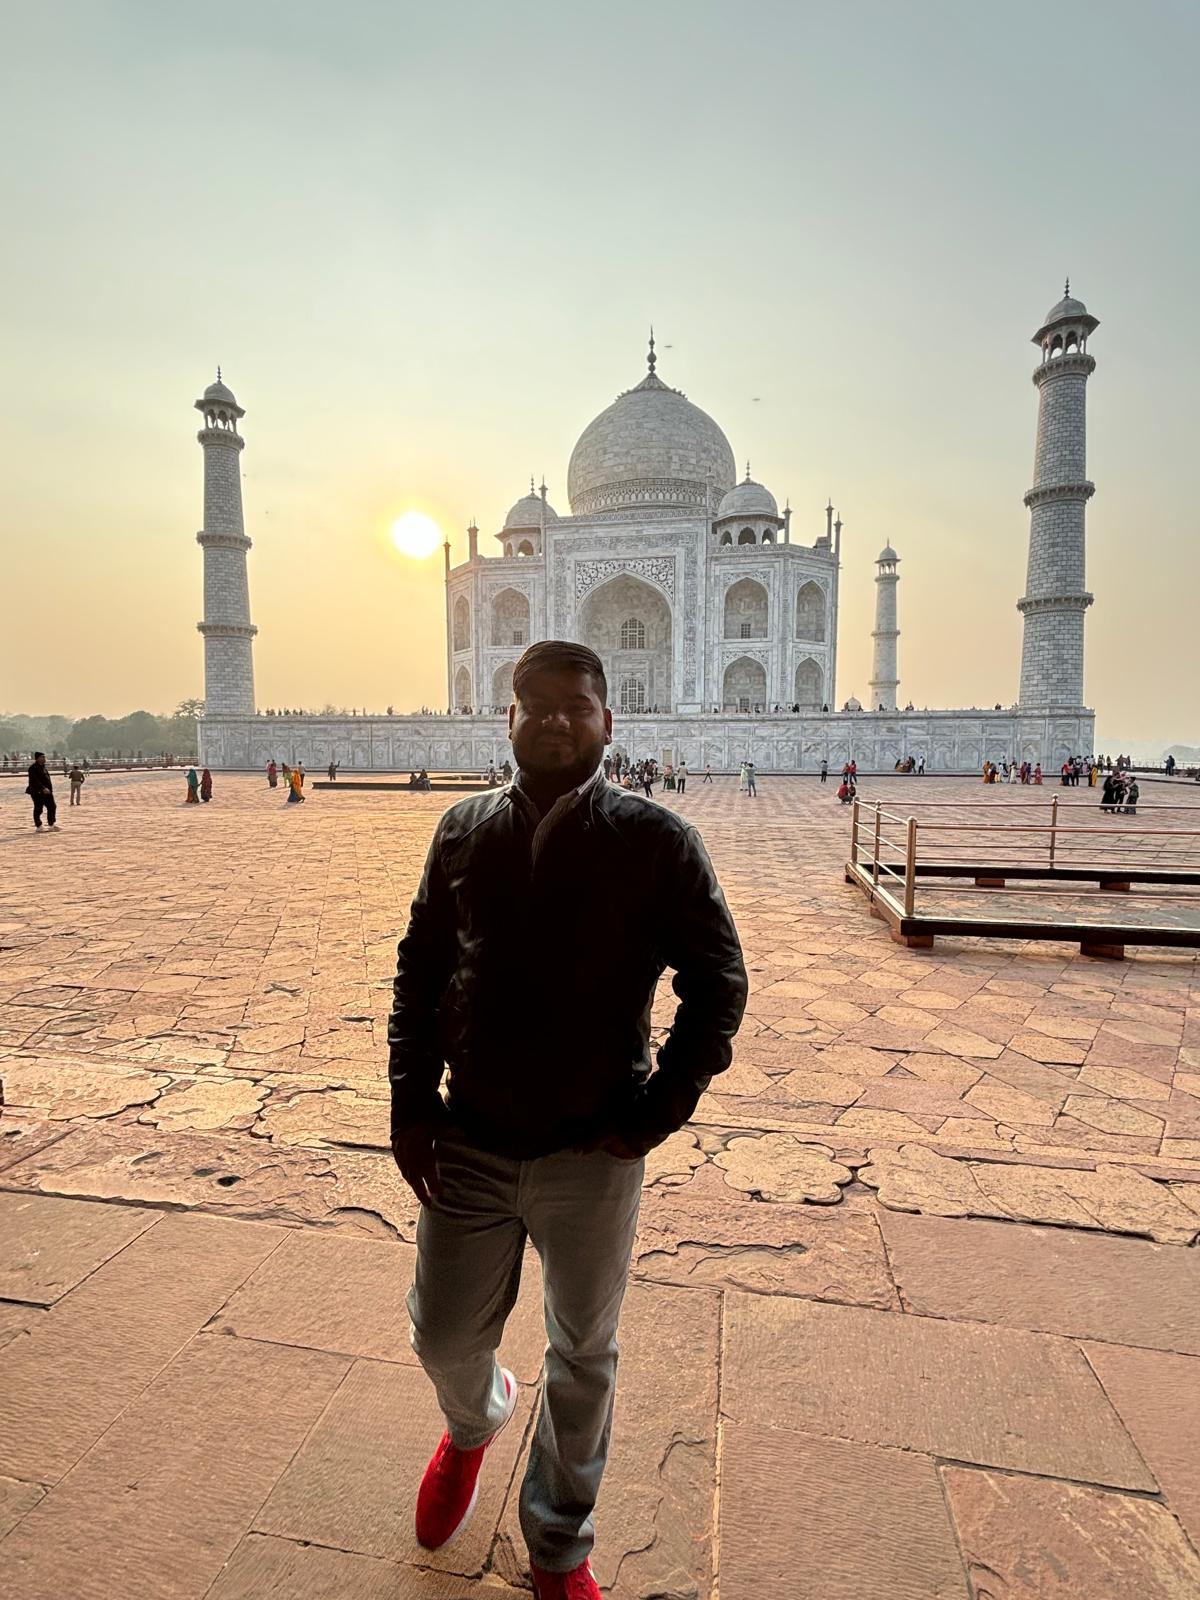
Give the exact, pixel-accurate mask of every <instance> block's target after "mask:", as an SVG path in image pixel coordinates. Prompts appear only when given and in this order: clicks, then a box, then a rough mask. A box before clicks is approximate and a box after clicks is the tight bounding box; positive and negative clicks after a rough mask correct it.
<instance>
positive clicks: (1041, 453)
mask: <svg viewBox="0 0 1200 1600" xmlns="http://www.w3.org/2000/svg"><path fill="white" fill-rule="evenodd" d="M1099 325H1100V324H1099V321H1098V319H1097V318H1096V317H1093V316H1091V315H1089V313H1088V309H1087V307H1086V306H1085V305H1084V304H1083V302H1082V301H1081V300H1073V299H1072V298H1071V284H1070V281H1069V280H1068V282H1067V286H1066V293H1065V295H1064V296H1063V298H1062V299H1061V300H1060V301H1059V302H1058V304H1057V305H1056V306H1055V307H1054V308H1053V310H1051V311H1049V312H1048V313H1047V315H1046V320H1045V322H1044V323H1043V324H1042V326H1041V327H1040V328H1039V329H1038V331H1037V332H1036V333H1035V334H1034V336H1033V342H1034V344H1036V345H1037V346H1038V348H1039V349H1040V350H1041V352H1042V360H1041V365H1040V366H1039V367H1038V368H1037V370H1036V371H1035V372H1034V374H1033V381H1034V384H1035V385H1036V387H1037V389H1038V424H1037V449H1036V451H1035V454H1034V461H1033V488H1032V489H1030V491H1029V493H1028V494H1027V495H1026V496H1025V504H1026V505H1027V506H1028V507H1029V567H1028V571H1027V574H1026V578H1025V595H1024V598H1023V599H1021V600H1018V601H1017V610H1018V611H1020V612H1021V614H1022V615H1023V616H1024V618H1025V639H1024V644H1023V647H1022V650H1021V692H1020V702H1019V703H1020V707H1021V710H1022V711H1027V710H1030V709H1033V708H1035V707H1040V708H1047V707H1050V706H1062V707H1067V706H1070V707H1073V708H1078V707H1081V706H1082V705H1083V703H1084V702H1083V615H1084V612H1085V611H1086V610H1087V608H1088V607H1089V606H1090V605H1091V603H1092V597H1091V595H1090V594H1089V593H1088V592H1087V589H1086V588H1085V586H1084V518H1085V514H1086V510H1087V503H1088V501H1089V500H1090V499H1091V497H1092V495H1093V494H1094V493H1095V485H1094V484H1091V483H1089V482H1088V480H1087V477H1086V471H1087V419H1086V397H1087V381H1088V378H1089V377H1090V376H1091V374H1092V373H1093V372H1094V371H1095V367H1096V363H1095V361H1094V360H1093V359H1092V357H1091V356H1090V355H1088V353H1087V342H1088V335H1089V334H1091V333H1093V332H1094V331H1095V329H1096V328H1098V327H1099Z"/></svg>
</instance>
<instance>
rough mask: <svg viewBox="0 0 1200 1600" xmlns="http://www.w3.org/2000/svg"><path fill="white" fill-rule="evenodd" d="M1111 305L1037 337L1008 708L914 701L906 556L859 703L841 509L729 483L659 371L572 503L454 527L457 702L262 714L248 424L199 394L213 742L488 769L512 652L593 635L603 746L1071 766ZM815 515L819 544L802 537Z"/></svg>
mask: <svg viewBox="0 0 1200 1600" xmlns="http://www.w3.org/2000/svg"><path fill="white" fill-rule="evenodd" d="M1097 326H1098V321H1097V319H1096V318H1095V317H1093V316H1091V315H1090V314H1089V312H1088V310H1087V308H1086V306H1084V304H1083V303H1082V301H1080V300H1078V299H1075V298H1073V297H1072V296H1071V294H1070V285H1069V284H1068V286H1067V291H1066V293H1065V294H1064V296H1063V298H1062V299H1061V300H1059V301H1058V303H1057V304H1056V305H1054V306H1053V307H1052V308H1051V310H1050V311H1049V312H1047V314H1046V316H1045V317H1044V319H1043V320H1042V323H1041V325H1040V326H1039V328H1038V330H1037V332H1036V333H1035V334H1034V336H1033V342H1034V344H1035V345H1036V346H1037V349H1038V362H1037V365H1036V366H1035V369H1034V373H1033V382H1034V384H1035V386H1036V388H1037V390H1038V416H1037V435H1036V447H1035V451H1034V470H1033V487H1032V488H1031V489H1030V490H1029V491H1028V493H1027V494H1026V496H1025V504H1026V506H1027V507H1028V509H1029V519H1030V520H1029V535H1028V537H1029V547H1028V548H1029V555H1028V567H1027V576H1026V587H1025V593H1024V595H1023V596H1022V597H1021V598H1020V599H1019V600H1018V601H1017V608H1018V610H1019V611H1020V613H1021V615H1022V618H1023V628H1024V640H1023V649H1022V658H1021V676H1020V685H1019V689H1018V692H1017V694H1016V696H1015V697H1014V703H1013V704H1011V705H1009V706H1008V707H1007V708H1006V709H1000V708H997V709H996V710H994V711H979V710H946V711H921V712H916V711H914V710H913V709H912V707H911V706H908V707H906V708H904V709H901V708H900V705H899V700H900V698H902V697H901V696H900V695H899V688H900V675H899V648H898V641H899V637H900V627H899V606H898V599H899V595H898V589H899V579H900V574H899V566H900V557H899V556H898V554H897V553H896V551H895V550H894V549H892V547H891V544H890V542H885V543H884V546H883V549H882V550H881V551H880V553H879V555H878V557H877V559H876V562H875V569H876V576H875V584H876V615H875V629H874V632H873V635H872V638H873V645H874V650H873V673H872V679H871V683H870V697H869V701H868V703H867V704H866V705H862V704H860V703H859V701H858V700H857V699H854V698H850V699H848V700H845V701H843V702H842V703H841V704H840V705H839V703H838V693H837V645H838V584H839V576H840V572H841V560H842V522H841V519H840V517H838V516H837V515H836V514H835V512H834V509H833V506H832V505H829V506H827V507H826V508H825V513H824V517H823V518H820V519H818V527H817V529H815V530H814V529H808V530H803V529H802V528H801V526H800V522H799V519H798V518H796V517H795V516H794V513H793V512H792V510H791V508H790V506H788V505H786V504H785V506H784V507H783V509H782V510H780V507H779V503H778V500H777V499H776V497H775V495H774V494H772V492H771V491H770V489H769V488H767V487H766V486H765V485H764V484H762V483H759V482H757V481H756V480H755V479H754V478H753V477H752V476H751V473H750V468H749V465H747V466H746V468H745V471H744V473H742V475H741V476H739V471H738V468H737V466H736V464H735V457H734V454H733V450H732V448H731V446H730V444H729V441H728V439H727V438H726V436H725V434H724V432H723V431H722V429H721V428H720V426H719V425H718V424H717V423H716V422H715V421H714V420H713V418H712V417H711V416H709V415H708V414H707V413H706V412H705V411H703V410H701V409H700V407H699V406H697V405H695V404H694V403H693V402H692V401H691V400H689V399H688V398H687V396H686V395H684V394H683V393H681V392H680V391H679V390H678V389H674V388H672V387H671V386H670V385H669V384H668V383H666V382H665V381H664V379H663V378H661V377H660V376H659V375H658V372H657V366H658V361H657V357H656V353H655V345H654V338H653V334H651V338H650V348H649V355H648V358H647V371H646V373H645V376H644V377H642V379H641V381H640V382H639V383H637V384H636V385H635V386H634V387H633V388H631V389H628V390H626V391H625V393H623V394H621V395H619V396H618V397H617V399H616V400H614V401H613V403H612V404H611V405H610V406H608V407H607V408H606V409H605V410H603V411H601V412H600V414H599V415H598V416H597V417H595V418H594V419H593V420H592V421H591V422H590V423H589V424H588V425H587V427H585V428H584V430H583V432H582V433H581V434H580V436H579V439H578V441H577V442H576V445H575V448H574V450H573V451H572V453H571V458H570V462H569V465H568V468H567V500H568V503H569V506H570V510H569V514H568V513H564V514H560V513H559V512H558V511H557V510H556V509H555V508H554V506H553V505H552V504H551V502H550V498H549V491H548V489H547V486H546V485H545V483H543V484H541V485H540V486H537V487H535V485H534V483H533V481H532V480H530V486H529V492H528V493H527V494H524V495H522V496H521V497H520V498H519V499H518V500H517V501H516V502H515V503H514V504H513V505H512V507H511V508H510V509H509V511H508V514H507V516H506V517H505V518H504V521H503V525H502V526H501V527H500V529H499V531H498V532H497V533H496V534H495V535H494V538H493V540H492V549H491V551H490V553H489V552H487V551H482V552H481V550H480V548H479V538H480V533H479V529H478V528H477V527H476V526H475V524H474V523H472V525H471V526H470V527H469V528H468V530H467V557H466V560H465V561H463V562H461V563H460V564H459V565H457V566H452V565H451V561H450V546H449V543H447V544H446V546H445V566H446V574H445V600H446V688H447V695H446V700H447V708H448V713H449V714H448V715H440V716H430V715H428V714H424V715H422V714H413V715H407V714H406V715H394V716H393V715H388V716H355V717H347V716H345V715H337V716H299V717H297V716H278V715H271V716H264V715H263V714H261V713H260V712H258V711H257V710H256V706H255V698H254V670H253V653H252V652H253V641H254V636H255V632H256V630H255V628H254V626H253V624H252V623H251V620H250V599H249V584H248V579H247V562H246V557H247V552H248V551H249V549H250V540H249V539H248V538H247V537H246V533H245V527H244V523H243V515H242V497H241V468H240V458H241V452H242V449H243V448H244V439H243V436H242V434H241V432H240V429H239V424H240V422H241V419H242V417H243V416H244V415H245V413H244V411H243V409H242V408H241V407H240V406H239V405H238V403H237V401H236V400H235V398H234V396H233V393H232V391H231V390H230V389H229V387H228V385H226V384H225V383H224V382H223V381H222V380H221V378H220V375H219V374H218V380H217V382H216V383H213V384H210V385H209V387H208V388H207V389H206V390H205V391H204V394H203V396H202V398H201V399H199V400H197V401H196V409H197V410H198V411H199V412H200V413H201V415H202V418H203V426H202V428H201V430H200V432H199V434H198V436H197V437H198V439H199V442H200V445H201V447H202V449H203V454H204V526H203V528H202V529H201V531H200V532H199V533H198V534H197V535H196V537H197V540H198V542H199V543H200V545H201V547H202V549H203V551H204V620H203V621H202V622H201V623H200V624H199V627H200V632H201V633H202V634H203V636H204V661H205V699H206V706H207V710H206V715H205V717H204V718H203V720H202V721H201V723H200V754H201V759H202V760H203V761H204V762H205V763H206V764H207V765H208V766H210V767H213V768H225V769H229V768H253V767H261V766H263V765H265V763H266V762H267V761H269V760H270V759H272V758H275V759H276V760H282V761H288V762H292V763H295V762H303V763H304V764H305V765H306V766H307V767H310V768H314V769H315V768H320V767H323V766H325V765H326V764H328V763H329V762H331V761H336V762H339V763H341V765H342V768H343V771H344V772H346V771H349V770H355V769H359V770H391V771H411V770H415V769H418V768H421V767H425V768H428V769H429V770H431V771H437V770H440V771H448V770H454V771H458V770H462V771H475V770H479V769H481V768H483V767H486V766H487V765H488V764H489V763H490V762H493V761H496V762H499V761H501V760H502V759H503V757H504V754H505V748H506V743H507V737H506V725H507V710H508V705H509V702H510V700H511V698H512V673H513V667H514V665H515V663H516V661H517V658H518V657H519V656H520V654H521V651H522V650H523V649H524V648H525V646H526V645H527V644H531V643H533V642H534V641H536V640H538V639H545V638H570V639H577V640H580V641H582V642H583V643H585V644H588V645H590V646H591V647H592V648H593V649H594V650H595V651H596V652H597V653H598V654H599V656H600V657H601V659H602V660H603V662H604V664H605V668H606V671H607V674H608V682H609V695H610V701H611V704H612V707H613V713H614V723H615V726H614V744H615V746H616V747H617V748H618V749H619V750H621V751H623V752H624V753H625V754H626V755H628V756H629V757H630V758H631V759H633V760H637V759H640V758H641V757H644V756H654V757H656V758H657V759H658V760H659V761H660V762H664V763H665V762H668V761H678V760H680V759H685V760H686V761H687V762H688V763H689V764H690V765H691V766H692V767H693V769H695V768H696V767H697V766H704V765H706V764H711V765H712V767H713V768H714V769H715V770H718V771H721V770H729V769H730V768H734V767H736V766H738V765H739V764H740V763H741V762H742V761H745V760H752V761H754V762H755V763H756V765H757V767H758V768H759V770H760V771H763V772H789V773H794V772H814V771H816V770H817V769H818V768H819V766H820V764H821V762H822V761H823V760H824V761H828V762H829V763H830V764H831V765H833V766H838V767H840V766H841V764H842V763H843V762H844V761H846V760H849V759H852V758H853V759H855V760H856V761H857V763H858V766H859V770H860V771H880V770H891V769H892V768H893V767H894V765H895V763H896V762H897V760H899V759H901V758H904V757H907V756H912V757H914V758H916V759H921V758H923V759H924V762H925V765H926V768H927V770H929V771H932V772H937V771H973V770H976V769H978V768H979V766H980V765H981V764H982V762H983V761H984V760H987V759H994V760H1000V759H1016V760H1029V761H1031V762H1037V761H1040V762H1041V763H1042V764H1043V766H1044V767H1047V768H1049V769H1053V768H1057V767H1058V765H1059V764H1061V762H1062V761H1063V760H1064V759H1065V758H1066V757H1067V756H1069V755H1086V754H1088V753H1090V752H1091V751H1092V750H1093V748H1094V727H1095V718H1094V713H1093V712H1092V711H1091V710H1089V709H1087V707H1086V706H1085V705H1084V689H1083V639H1084V619H1085V613H1086V610H1087V608H1088V606H1090V605H1091V603H1092V596H1091V595H1090V594H1089V593H1088V592H1087V590H1086V587H1085V570H1084V567H1085V562H1084V558H1085V513H1086V507H1087V502H1088V500H1089V499H1090V497H1091V495H1092V493H1093V485H1092V484H1091V483H1090V482H1089V481H1088V480H1087V477H1086V385H1087V380H1088V378H1089V376H1090V375H1091V373H1092V371H1093V370H1094V367H1095V361H1094V359H1093V357H1092V356H1091V355H1090V354H1089V353H1088V348H1087V346H1088V339H1089V336H1090V335H1091V334H1092V332H1093V331H1094V330H1095V328H1096V327H1097ZM814 532H815V537H810V535H811V534H813V533H814Z"/></svg>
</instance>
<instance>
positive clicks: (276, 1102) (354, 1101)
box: [255, 1089, 390, 1150]
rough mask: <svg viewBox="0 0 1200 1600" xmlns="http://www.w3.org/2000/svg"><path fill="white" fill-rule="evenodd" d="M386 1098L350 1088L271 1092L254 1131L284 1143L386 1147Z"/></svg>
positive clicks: (388, 1139) (387, 1125)
mask: <svg viewBox="0 0 1200 1600" xmlns="http://www.w3.org/2000/svg"><path fill="white" fill-rule="evenodd" d="M389 1130H390V1122H389V1109H388V1105H387V1103H386V1102H385V1101H382V1100H374V1099H367V1098H365V1097H364V1096H362V1095H360V1094H358V1093H357V1092H356V1091H355V1090H353V1089H325V1090H318V1089H314V1090H306V1091H304V1092H302V1093H296V1094H291V1095H289V1096H287V1097H286V1098H282V1099H281V1098H279V1097H278V1096H276V1095H272V1097H271V1099H270V1100H269V1101H268V1103H267V1105H266V1106H265V1108H264V1109H263V1112H262V1115H261V1116H260V1118H259V1120H258V1125H257V1128H256V1129H255V1131H256V1132H257V1133H260V1134H262V1135H263V1136H264V1137H266V1138H268V1139H272V1140H274V1141H275V1142H276V1143H277V1144H283V1145H315V1146H322V1145H361V1146H363V1147H365V1148H368V1149H376V1150H386V1149H388V1147H389V1143H390V1136H389Z"/></svg>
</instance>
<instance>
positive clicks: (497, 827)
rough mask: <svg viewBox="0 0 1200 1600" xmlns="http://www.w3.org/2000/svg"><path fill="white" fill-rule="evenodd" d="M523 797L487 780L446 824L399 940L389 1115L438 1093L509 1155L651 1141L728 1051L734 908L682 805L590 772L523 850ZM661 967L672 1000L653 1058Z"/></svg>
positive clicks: (740, 972) (686, 1106) (739, 1005)
mask: <svg viewBox="0 0 1200 1600" xmlns="http://www.w3.org/2000/svg"><path fill="white" fill-rule="evenodd" d="M529 804H530V803H529V802H528V801H527V800H526V799H525V798H524V797H523V796H521V795H517V796H514V795H513V794H511V793H510V791H509V790H508V789H498V790H495V791H492V792H491V793H488V794H485V795H479V796H473V797H472V798H471V799H469V800H463V801H461V802H460V803H459V804H458V805H455V806H452V807H451V808H450V810H449V811H447V812H446V813H445V815H444V816H443V817H442V819H441V822H440V823H439V824H438V828H437V832H436V833H435V835H434V838H433V843H432V845H431V846H430V850H429V858H428V860H427V861H426V864H425V872H424V876H423V877H422V879H421V884H420V887H419V889H418V890H417V895H416V898H415V899H414V901H413V904H412V914H411V917H410V920H409V924H408V930H407V932H406V933H405V935H404V937H403V938H402V939H401V941H400V944H399V947H398V951H397V956H398V960H397V966H396V979H395V983H394V986H393V996H394V998H393V1002H392V1012H391V1016H390V1018H389V1021H388V1046H389V1067H388V1076H389V1078H390V1079H391V1085H392V1127H393V1130H394V1131H395V1130H397V1129H399V1128H402V1127H404V1126H405V1125H406V1124H408V1123H410V1122H413V1121H416V1120H418V1119H421V1118H424V1117H435V1118H436V1117H439V1116H442V1115H445V1112H446V1110H447V1108H448V1111H449V1114H450V1116H451V1117H452V1119H453V1120H454V1122H455V1123H456V1124H457V1125H458V1126H460V1127H461V1128H462V1130H463V1132H464V1133H465V1134H466V1135H467V1136H468V1137H469V1138H471V1139H473V1140H474V1141H476V1142H477V1143H479V1144H480V1145H482V1146H483V1147H484V1148H486V1149H490V1150H494V1151H496V1152H498V1153H501V1154H505V1155H509V1156H514V1157H519V1158H521V1159H527V1158H531V1157H534V1156H538V1155H545V1154H548V1153H549V1152H551V1151H554V1150H561V1149H566V1148H569V1147H573V1146H576V1145H580V1144H584V1143H587V1142H588V1141H589V1140H591V1139H594V1138H598V1137H603V1136H604V1135H606V1134H608V1133H619V1134H620V1135H621V1137H622V1138H624V1139H625V1141H626V1142H627V1143H628V1144H630V1145H631V1146H632V1147H633V1148H635V1149H638V1150H641V1151H646V1150H649V1149H651V1148H652V1147H653V1146H654V1145H656V1144H658V1143H660V1142H661V1141H662V1140H663V1139H665V1138H666V1137H667V1136H668V1135H669V1134H671V1133H673V1132H674V1131H675V1129H676V1128H678V1127H680V1126H681V1125H682V1124H683V1123H684V1122H686V1121H687V1119H688V1117H690V1116H691V1114H692V1112H693V1111H694V1110H695V1107H696V1102H697V1100H698V1099H699V1098H700V1095H701V1094H702V1093H703V1091H704V1089H705V1088H706V1086H707V1084H708V1081H709V1078H710V1077H711V1076H712V1075H713V1073H716V1072H721V1071H723V1070H724V1069H725V1068H726V1067H727V1066H728V1065H729V1061H730V1056H731V1053H732V1052H731V1041H732V1039H733V1036H734V1034H736V1032H737V1030H738V1026H739V1024H740V1023H741V1020H742V1012H743V1011H744V1009H745V1005H746V992H747V984H746V969H745V966H744V965H743V962H742V951H741V946H740V944H739V942H738V936H737V930H736V929H735V928H734V925H733V918H732V917H731V916H730V914H729V908H728V906H727V905H726V904H725V897H724V895H723V894H722V893H721V889H720V886H719V884H718V883H717V880H716V875H715V874H714V872H713V869H712V863H711V862H710V861H709V859H708V855H707V853H706V851H705V849H704V846H703V844H702V843H701V841H700V836H699V834H698V833H697V832H696V830H695V828H693V827H692V826H691V825H690V824H689V823H687V822H685V821H683V820H682V819H681V818H680V817H679V816H677V815H676V814H675V813H674V812H672V811H669V810H667V809H666V808H665V807H663V806H660V805H657V804H655V803H653V802H650V801H647V800H645V799H643V798H642V797H641V796H638V795H634V794H631V793H629V792H628V791H626V790H623V789H617V788H615V787H614V786H613V785H612V784H609V783H606V782H604V781H603V780H600V781H598V782H597V783H595V784H593V785H592V786H591V787H590V788H589V789H588V790H586V791H585V793H584V794H583V795H582V796H581V797H580V799H579V801H578V802H577V804H575V805H574V806H573V807H572V808H571V809H570V810H569V811H568V812H567V813H566V815H565V816H564V817H563V818H562V819H561V820H560V821H557V822H556V823H555V824H554V826H553V828H552V829H551V830H550V831H549V833H548V834H547V835H546V836H545V837H544V840H543V842H542V843H541V844H540V847H539V853H538V857H537V861H536V863H535V862H534V859H533V851H532V838H533V828H534V824H535V820H536V818H531V817H530V816H529V815H528V814H527V813H528V808H529ZM667 967H671V968H673V969H674V971H675V978H674V983H673V987H674V990H675V993H676V994H677V995H678V997H679V1002H680V1003H679V1006H678V1009H677V1010H676V1013H675V1020H674V1024H673V1026H672V1028H671V1031H670V1036H669V1038H668V1039H667V1041H666V1042H665V1043H664V1044H663V1045H662V1047H661V1048H660V1050H659V1052H658V1065H657V1071H652V1064H651V1058H650V1047H649V1037H650V1006H651V1002H652V1000H653V996H654V988H655V984H656V983H657V981H658V979H659V977H660V976H661V975H662V973H663V971H664V969H665V968H667ZM443 1063H445V1064H447V1065H448V1066H449V1069H450V1072H449V1080H448V1084H447V1089H446V1095H445V1105H444V1106H443V1103H442V1101H441V1099H439V1095H438V1086H439V1083H440V1081H441V1078H442V1067H443Z"/></svg>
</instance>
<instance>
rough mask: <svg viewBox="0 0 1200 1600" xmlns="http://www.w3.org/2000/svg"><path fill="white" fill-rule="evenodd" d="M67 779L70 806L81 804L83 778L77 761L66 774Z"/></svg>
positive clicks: (81, 769)
mask: <svg viewBox="0 0 1200 1600" xmlns="http://www.w3.org/2000/svg"><path fill="white" fill-rule="evenodd" d="M67 778H68V780H69V782H70V785H71V804H72V805H73V806H77V805H79V804H81V803H82V799H83V778H84V772H83V768H82V767H81V766H80V765H79V763H78V761H76V762H75V764H74V765H73V766H72V767H71V769H70V770H69V772H68V773H67Z"/></svg>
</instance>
